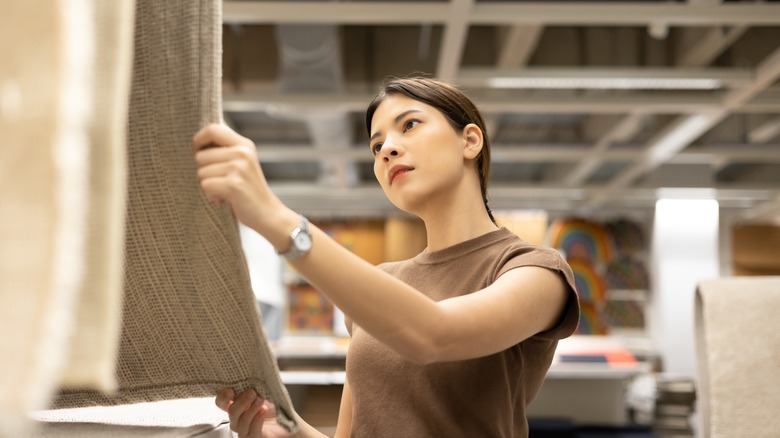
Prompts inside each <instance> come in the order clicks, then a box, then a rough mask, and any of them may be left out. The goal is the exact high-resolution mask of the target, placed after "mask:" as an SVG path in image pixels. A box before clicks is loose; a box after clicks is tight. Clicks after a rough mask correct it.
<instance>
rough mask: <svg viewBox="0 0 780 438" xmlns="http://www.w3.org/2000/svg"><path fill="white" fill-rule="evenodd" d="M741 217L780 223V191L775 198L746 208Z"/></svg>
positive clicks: (748, 219)
mask: <svg viewBox="0 0 780 438" xmlns="http://www.w3.org/2000/svg"><path fill="white" fill-rule="evenodd" d="M740 219H742V220H747V221H757V222H771V223H774V224H777V225H780V191H777V192H775V196H774V198H772V199H770V200H767V201H764V202H761V203H758V204H757V205H755V206H753V207H751V208H748V209H746V210H744V211H743V212H742V214H741V215H740Z"/></svg>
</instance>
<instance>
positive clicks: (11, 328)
mask: <svg viewBox="0 0 780 438" xmlns="http://www.w3.org/2000/svg"><path fill="white" fill-rule="evenodd" d="M92 31H93V29H92V26H91V3H90V1H89V0H74V1H72V2H71V1H25V2H11V3H9V4H7V5H5V4H4V5H3V13H2V14H0V58H2V59H3V63H2V67H0V130H2V132H3V140H2V146H0V187H2V190H0V242H2V244H1V245H0V330H2V332H3V335H2V336H0V351H2V353H3V360H2V361H0V388H2V391H0V436H19V435H21V434H23V433H25V432H26V430H27V429H26V428H27V427H28V426H29V422H28V421H26V413H27V412H28V411H29V410H31V409H40V408H42V407H45V406H46V404H47V403H48V402H49V400H50V397H51V395H52V393H53V391H54V389H55V387H56V385H57V383H58V380H59V378H60V376H61V375H62V371H63V365H64V363H65V356H66V355H67V350H68V346H69V342H70V335H71V333H72V332H73V330H74V328H73V326H74V322H75V318H74V315H75V309H76V308H77V300H78V298H79V292H80V290H81V286H82V284H83V278H84V271H85V266H84V264H85V262H84V246H85V244H84V243H85V234H86V231H87V225H86V216H87V213H86V212H87V210H88V208H89V205H90V202H89V188H88V177H87V173H88V168H89V165H90V161H89V158H90V157H89V149H88V148H89V142H88V125H89V121H90V116H91V114H90V111H89V110H90V105H89V102H90V101H91V86H90V85H91V82H92V66H93V50H92V48H93V33H92Z"/></svg>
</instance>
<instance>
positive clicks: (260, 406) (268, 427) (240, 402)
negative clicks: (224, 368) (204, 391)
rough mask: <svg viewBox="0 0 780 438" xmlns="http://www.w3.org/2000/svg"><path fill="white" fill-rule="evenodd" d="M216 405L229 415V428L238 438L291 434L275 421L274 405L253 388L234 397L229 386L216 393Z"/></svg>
mask: <svg viewBox="0 0 780 438" xmlns="http://www.w3.org/2000/svg"><path fill="white" fill-rule="evenodd" d="M215 402H216V404H217V406H218V407H219V408H220V409H222V410H223V411H225V412H227V413H228V414H229V416H230V430H232V431H233V432H236V433H238V436H239V438H244V437H263V438H281V437H290V436H291V435H290V434H289V433H288V432H287V431H286V430H285V429H284V428H283V427H282V426H280V425H279V423H277V422H276V407H275V406H274V405H273V404H272V403H270V402H268V401H267V400H264V399H263V398H262V397H260V396H259V395H258V394H257V392H255V390H254V389H248V390H246V391H244V392H242V393H241V395H239V396H238V398H236V397H235V391H233V389H231V388H227V389H223V390H222V391H220V392H219V394H217V398H216V400H215Z"/></svg>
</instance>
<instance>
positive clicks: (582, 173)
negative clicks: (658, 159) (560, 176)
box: [563, 113, 644, 186]
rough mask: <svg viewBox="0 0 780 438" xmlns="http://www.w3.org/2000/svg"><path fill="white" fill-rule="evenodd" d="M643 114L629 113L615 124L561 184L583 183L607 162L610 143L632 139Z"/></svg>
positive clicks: (639, 125)
mask: <svg viewBox="0 0 780 438" xmlns="http://www.w3.org/2000/svg"><path fill="white" fill-rule="evenodd" d="M643 119H644V114H638V113H629V114H628V115H627V116H625V117H623V118H622V119H621V120H620V121H619V122H618V123H616V124H615V125H614V126H613V127H612V128H611V129H610V130H609V131H607V133H606V134H604V135H603V136H602V137H601V138H599V140H598V141H597V142H596V144H594V145H593V147H591V148H590V149H589V151H588V154H587V156H586V157H584V158H583V159H582V160H581V161H579V162H578V164H577V165H576V166H575V167H574V169H572V170H571V172H569V173H568V174H567V176H566V177H565V178H564V180H563V183H564V184H565V185H568V186H578V185H580V184H582V183H584V182H585V180H587V179H588V177H589V176H590V175H591V174H593V172H595V171H596V170H597V169H598V168H599V166H601V164H602V163H603V162H604V161H606V160H609V158H608V154H607V151H608V149H609V147H610V146H611V145H612V143H615V142H617V141H621V140H628V139H630V138H632V137H633V136H634V135H636V133H637V132H638V131H639V129H640V127H641V126H642V121H643Z"/></svg>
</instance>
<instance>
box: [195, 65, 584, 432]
mask: <svg viewBox="0 0 780 438" xmlns="http://www.w3.org/2000/svg"><path fill="white" fill-rule="evenodd" d="M366 125H367V128H368V134H369V137H370V144H369V149H370V152H371V154H373V156H374V174H375V175H376V178H377V180H378V181H379V184H380V185H381V186H382V189H383V190H384V192H385V194H386V195H387V197H388V198H389V199H390V200H391V201H392V202H393V204H395V205H396V206H397V207H398V208H400V209H402V210H404V211H407V212H409V213H412V214H414V215H416V216H418V217H420V218H421V219H422V220H423V221H424V222H425V227H426V231H427V247H426V248H425V250H424V251H423V252H422V253H421V254H419V255H418V256H416V257H414V258H413V259H410V260H407V261H403V262H396V263H387V264H383V265H381V266H379V267H378V268H377V267H374V266H371V265H370V264H368V263H366V262H365V261H363V260H362V259H360V258H358V257H357V256H355V255H353V254H351V253H350V252H349V251H347V250H346V249H344V248H343V247H342V246H341V245H339V244H338V243H336V242H334V241H333V240H331V239H329V238H328V237H327V236H326V235H325V234H324V233H323V232H322V231H320V230H319V229H317V228H316V227H314V226H311V225H309V224H308V223H307V221H306V220H305V219H303V217H302V216H300V215H298V214H297V213H295V212H293V211H292V210H290V209H289V208H287V207H286V206H285V205H284V204H283V203H282V202H281V201H280V200H279V199H278V198H277V197H276V196H275V195H274V194H273V193H272V192H271V190H270V189H269V187H268V184H267V183H266V181H265V178H264V176H263V173H262V171H261V169H260V166H259V165H258V159H257V155H256V149H255V145H254V144H252V142H251V141H250V140H248V139H246V138H243V137H241V136H239V135H238V134H236V133H235V132H233V131H231V130H230V129H228V128H226V127H225V126H221V125H210V126H207V127H206V128H204V129H202V130H201V131H199V132H198V133H197V134H196V135H195V137H194V139H193V143H194V148H195V150H196V151H197V152H196V162H197V166H198V176H199V178H200V180H201V186H202V188H203V190H204V192H205V194H206V196H207V197H208V198H209V199H210V200H212V201H214V202H218V203H221V202H227V203H229V204H230V206H231V207H232V209H233V211H234V212H235V214H236V216H237V217H238V219H239V220H240V221H241V222H243V223H244V224H246V225H248V226H250V227H251V228H253V229H255V230H257V231H258V232H259V233H260V234H261V235H263V236H264V237H265V238H266V239H268V240H269V242H270V243H271V244H272V245H273V246H274V247H275V248H276V249H277V251H279V252H280V253H281V254H283V255H285V256H288V258H289V259H290V263H291V264H292V265H293V266H294V267H295V269H296V270H297V271H299V272H300V273H301V274H302V275H303V276H304V277H305V278H306V279H307V280H308V281H309V282H310V283H311V284H313V285H314V286H315V287H316V288H317V289H319V290H320V291H321V292H322V293H324V294H325V295H326V296H328V298H330V299H331V300H332V301H333V303H335V304H336V305H337V306H338V307H339V308H340V309H342V310H343V311H344V313H345V314H346V315H347V328H348V330H349V332H350V335H351V337H352V338H351V341H350V348H349V353H348V355H347V379H346V382H345V384H344V392H343V395H342V400H341V407H340V411H339V419H338V425H337V429H336V436H337V437H347V436H355V437H383V436H394V437H395V436H404V437H439V436H441V437H456V436H466V437H477V436H479V437H524V436H527V434H528V424H527V421H526V417H525V409H526V406H528V404H529V403H530V401H531V400H532V399H533V397H534V396H535V395H536V393H537V391H538V390H539V387H540V386H541V384H542V381H543V379H544V376H545V373H546V371H547V369H548V367H549V365H550V362H551V360H552V357H553V353H554V351H555V347H556V345H557V341H558V339H561V338H563V337H566V336H568V335H570V334H571V333H572V332H573V331H574V329H575V327H576V324H577V320H578V312H579V310H578V304H577V298H576V293H575V291H574V280H573V277H572V273H571V270H570V268H569V267H568V265H567V264H566V262H565V261H564V260H563V259H562V258H561V257H560V256H559V255H558V253H557V252H556V251H554V250H552V249H550V248H544V247H539V246H534V245H531V244H529V243H527V242H524V241H522V240H521V239H520V238H518V237H516V236H515V235H514V234H512V233H511V232H509V231H508V230H506V229H505V228H499V227H498V226H497V225H496V224H495V222H494V220H493V217H492V214H491V213H490V210H489V208H488V206H487V197H486V188H487V182H488V175H489V168H490V167H489V166H490V148H489V142H488V137H487V134H486V133H485V127H484V122H483V120H482V117H481V116H480V114H479V111H478V110H477V109H476V107H475V106H474V104H473V103H472V102H471V101H470V100H469V99H468V98H467V97H466V96H465V95H464V94H463V93H462V92H461V91H460V90H458V89H457V88H455V87H453V86H451V85H449V84H446V83H443V82H440V81H437V80H435V79H430V78H406V79H394V80H391V81H389V82H387V83H386V84H385V85H384V87H383V89H382V91H381V92H380V93H379V94H378V95H377V96H376V97H375V98H374V100H373V101H372V102H371V104H370V105H369V107H368V110H367V112H366ZM214 145H217V146H219V147H210V146H214ZM309 237H310V239H309ZM217 404H218V405H219V406H220V407H221V408H223V409H225V410H226V411H228V412H229V414H230V423H231V428H232V429H233V430H235V431H237V432H238V433H239V436H241V437H244V436H285V434H284V433H283V430H282V429H281V428H280V427H279V426H278V425H276V423H275V421H274V420H273V415H272V414H273V412H272V411H273V406H272V405H271V404H269V403H267V402H265V401H264V400H262V398H260V397H259V396H258V395H257V394H256V393H255V392H254V391H245V392H244V393H243V394H241V395H239V396H238V397H235V394H234V392H233V391H232V390H230V389H228V390H225V391H222V392H221V393H220V394H219V395H218V397H217ZM301 425H302V426H301V430H300V431H299V432H298V435H297V436H307V437H308V436H322V434H320V433H319V432H317V431H316V430H315V429H314V428H313V427H311V426H309V425H307V424H306V423H305V422H303V421H302V420H301Z"/></svg>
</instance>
